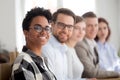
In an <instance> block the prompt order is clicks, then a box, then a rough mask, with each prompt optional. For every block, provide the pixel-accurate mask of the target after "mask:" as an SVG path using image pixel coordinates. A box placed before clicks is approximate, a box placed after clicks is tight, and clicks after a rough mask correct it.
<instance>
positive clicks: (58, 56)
mask: <svg viewBox="0 0 120 80" xmlns="http://www.w3.org/2000/svg"><path fill="white" fill-rule="evenodd" d="M73 54H74V53H73ZM68 55H69V54H68V47H67V45H66V44H61V43H60V42H59V41H58V40H57V39H56V38H55V37H54V36H51V38H50V39H49V41H48V43H47V44H46V45H45V46H44V47H43V48H42V56H43V57H46V58H47V60H48V67H49V69H50V71H51V72H53V74H54V75H55V76H56V78H57V80H86V79H81V72H82V71H81V72H78V73H80V74H77V72H76V74H77V75H79V76H80V77H79V79H78V77H76V78H77V79H73V78H70V77H69V75H71V73H69V69H70V68H71V67H69V66H72V65H74V63H73V62H70V60H69V59H68ZM70 56H71V55H70ZM72 57H73V56H72ZM69 58H70V57H69ZM68 60H69V61H68ZM71 60H72V59H71ZM69 63H73V64H69ZM78 65H79V64H78ZM74 66H75V65H74ZM74 68H75V67H74ZM76 68H78V67H76ZM79 68H81V67H79ZM74 70H77V69H74ZM82 70H83V67H82ZM70 71H71V70H70ZM78 71H80V69H78ZM74 75H75V74H74ZM77 75H76V76H77ZM71 77H72V76H71Z"/></svg>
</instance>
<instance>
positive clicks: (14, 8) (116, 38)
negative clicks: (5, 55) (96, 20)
mask: <svg viewBox="0 0 120 80" xmlns="http://www.w3.org/2000/svg"><path fill="white" fill-rule="evenodd" d="M24 2H25V1H22V0H1V2H0V42H1V43H2V44H3V45H4V48H5V49H7V50H9V51H13V50H15V48H16V45H18V44H21V43H19V42H18V40H21V38H22V36H20V34H19V30H20V27H21V22H22V19H23V17H24V16H23V15H24V14H23V13H24V11H23V10H24V9H23V8H24ZM59 6H60V5H59ZM22 11H23V12H22ZM96 12H97V15H98V16H102V17H105V18H106V19H107V20H108V21H109V23H110V27H111V30H112V36H111V38H112V39H111V42H112V43H113V44H114V45H115V46H116V48H117V49H118V48H119V46H120V27H119V26H120V15H119V14H120V0H96ZM17 22H19V23H17ZM16 28H17V29H16ZM16 31H17V32H16ZM20 33H21V32H20ZM16 34H18V35H16ZM16 36H17V39H18V40H17V39H16ZM16 40H17V41H16ZM17 42H18V43H17ZM21 46H22V45H21Z"/></svg>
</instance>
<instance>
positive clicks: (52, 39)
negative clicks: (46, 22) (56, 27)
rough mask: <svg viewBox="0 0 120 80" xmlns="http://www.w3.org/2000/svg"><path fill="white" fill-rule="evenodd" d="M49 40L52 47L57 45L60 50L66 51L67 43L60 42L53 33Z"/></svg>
mask: <svg viewBox="0 0 120 80" xmlns="http://www.w3.org/2000/svg"><path fill="white" fill-rule="evenodd" d="M49 42H50V43H51V44H52V45H53V46H54V47H57V48H58V49H60V50H61V51H64V52H66V51H67V49H68V47H67V45H66V44H65V43H64V44H61V43H60V42H59V41H58V40H57V39H56V38H55V37H54V36H53V35H52V36H51V38H50V40H49Z"/></svg>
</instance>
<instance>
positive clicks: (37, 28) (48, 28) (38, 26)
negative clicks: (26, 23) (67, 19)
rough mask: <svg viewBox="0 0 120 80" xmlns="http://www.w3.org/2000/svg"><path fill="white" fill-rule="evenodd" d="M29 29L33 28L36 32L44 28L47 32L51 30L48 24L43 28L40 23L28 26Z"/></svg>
mask: <svg viewBox="0 0 120 80" xmlns="http://www.w3.org/2000/svg"><path fill="white" fill-rule="evenodd" d="M29 29H34V30H35V31H37V32H38V33H40V32H42V31H43V30H45V31H46V32H48V33H50V32H51V28H50V27H49V26H46V27H45V28H43V27H42V26H41V25H35V26H34V28H29Z"/></svg>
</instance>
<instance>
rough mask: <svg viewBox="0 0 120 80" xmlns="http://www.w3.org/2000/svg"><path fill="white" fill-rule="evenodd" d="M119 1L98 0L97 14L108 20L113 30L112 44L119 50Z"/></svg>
mask: <svg viewBox="0 0 120 80" xmlns="http://www.w3.org/2000/svg"><path fill="white" fill-rule="evenodd" d="M118 1H119V0H96V12H97V15H98V17H100V16H101V17H104V18H106V19H107V20H108V22H109V24H110V28H111V32H112V34H111V39H110V42H111V43H112V44H113V45H114V46H115V47H116V48H117V50H118V49H119V46H120V28H119V26H120V24H119V22H120V15H119V13H118V12H120V6H119V7H118V5H119V4H120V1H119V3H118Z"/></svg>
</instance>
